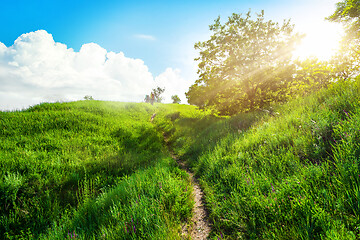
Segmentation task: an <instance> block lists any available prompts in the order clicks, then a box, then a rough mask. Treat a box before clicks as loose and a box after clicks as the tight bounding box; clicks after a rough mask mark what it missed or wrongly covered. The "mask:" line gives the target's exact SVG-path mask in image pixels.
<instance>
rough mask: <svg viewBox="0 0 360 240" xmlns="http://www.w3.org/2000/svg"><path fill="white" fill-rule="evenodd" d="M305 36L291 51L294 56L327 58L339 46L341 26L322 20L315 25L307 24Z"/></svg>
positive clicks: (341, 32) (302, 58) (300, 57)
mask: <svg viewBox="0 0 360 240" xmlns="http://www.w3.org/2000/svg"><path fill="white" fill-rule="evenodd" d="M304 32H305V34H306V36H305V37H304V38H303V40H302V42H301V44H300V45H299V46H298V48H297V49H296V50H295V51H294V52H293V56H294V58H299V59H301V60H304V59H306V58H308V57H316V58H318V59H319V60H329V59H330V58H331V57H332V56H333V55H334V54H335V53H336V52H337V51H338V50H339V47H340V41H341V38H342V34H343V30H342V27H341V26H339V25H336V24H333V23H327V22H324V23H322V24H318V25H316V26H309V27H308V28H307V29H306V30H305V31H304Z"/></svg>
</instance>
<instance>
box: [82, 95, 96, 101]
mask: <svg viewBox="0 0 360 240" xmlns="http://www.w3.org/2000/svg"><path fill="white" fill-rule="evenodd" d="M84 99H85V100H94V98H93V97H92V96H90V95H86V96H85V97H84Z"/></svg>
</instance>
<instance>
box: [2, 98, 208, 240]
mask: <svg viewBox="0 0 360 240" xmlns="http://www.w3.org/2000/svg"><path fill="white" fill-rule="evenodd" d="M175 108H179V109H181V108H184V109H186V110H187V111H188V112H189V114H195V115H196V113H197V111H196V110H195V108H194V107H190V106H180V105H154V106H151V105H150V104H132V103H115V102H101V101H79V102H71V103H54V104H48V103H44V104H40V105H37V106H34V107H31V108H29V109H27V110H25V111H19V112H0V141H1V145H0V198H1V202H2V204H1V205H0V211H1V218H0V234H1V236H0V238H1V239H4V238H5V239H20V238H24V239H27V238H29V239H32V238H40V239H64V238H68V237H70V236H76V238H77V239H101V238H105V239H133V238H138V239H141V238H146V239H165V238H168V239H174V238H175V237H176V236H178V228H179V226H180V222H181V221H186V220H188V219H189V217H190V216H191V209H192V204H193V202H192V198H191V191H187V189H188V186H189V181H188V178H187V175H186V174H185V172H183V171H182V170H179V169H178V168H177V166H176V164H175V162H174V160H172V159H171V158H170V157H169V154H168V153H167V149H166V148H165V147H164V146H165V144H164V140H163V136H162V133H161V131H159V130H158V129H157V128H156V126H155V125H154V124H152V123H151V122H150V118H151V116H152V114H153V113H155V112H157V111H160V110H162V109H163V110H166V109H175ZM183 112H185V111H183ZM197 114H198V115H199V114H200V115H201V114H202V113H200V112H198V113H197ZM71 234H72V235H71Z"/></svg>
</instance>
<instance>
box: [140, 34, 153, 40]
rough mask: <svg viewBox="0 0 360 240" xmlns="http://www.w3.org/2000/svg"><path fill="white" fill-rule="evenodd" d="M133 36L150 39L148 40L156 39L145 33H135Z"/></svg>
mask: <svg viewBox="0 0 360 240" xmlns="http://www.w3.org/2000/svg"><path fill="white" fill-rule="evenodd" d="M135 37H136V38H139V39H144V40H150V41H155V40H156V38H155V37H154V36H151V35H146V34H137V35H135Z"/></svg>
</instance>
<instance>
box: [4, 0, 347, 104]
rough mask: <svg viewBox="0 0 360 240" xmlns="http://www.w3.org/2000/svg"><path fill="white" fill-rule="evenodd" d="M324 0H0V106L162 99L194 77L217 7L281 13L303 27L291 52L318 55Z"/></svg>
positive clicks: (328, 45)
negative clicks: (199, 46)
mask: <svg viewBox="0 0 360 240" xmlns="http://www.w3.org/2000/svg"><path fill="white" fill-rule="evenodd" d="M336 2H338V1H334V0H267V1H265V0H237V1H235V0H222V1H218V0H206V1H205V0H191V1H190V0H182V1H160V0H153V1H141V0H134V1H122V0H116V1H115V0H113V1H111V0H102V1H92V0H87V1H83V0H78V1H73V0H72V1H68V0H61V1H60V0H52V1H45V0H32V1H25V0H17V1H10V0H2V1H1V2H0V6H1V7H0V22H1V28H0V110H15V109H23V108H27V107H29V106H31V105H35V104H38V103H40V102H54V101H75V100H81V99H83V98H84V96H85V95H91V96H93V98H94V99H98V100H113V101H126V102H141V101H143V99H144V98H145V95H146V94H149V93H150V92H151V89H152V88H155V87H157V86H160V87H165V92H164V97H165V99H164V102H171V98H170V97H171V96H172V95H175V94H177V95H179V97H180V99H181V100H182V103H186V97H185V94H184V93H185V92H186V91H187V90H188V88H189V87H190V86H191V85H192V84H193V83H194V82H195V80H196V79H197V74H196V71H197V63H196V62H195V61H194V58H195V57H197V54H198V52H197V51H196V50H194V44H195V43H196V42H198V41H206V40H208V39H209V37H210V36H211V32H210V31H209V25H210V24H212V23H213V21H214V19H216V18H217V17H218V16H220V17H221V19H223V20H226V18H227V17H228V16H230V15H231V14H232V13H244V14H245V13H246V12H247V11H248V10H250V9H251V11H252V12H253V13H256V12H260V11H261V10H264V11H265V18H266V19H268V20H270V19H271V20H274V21H278V22H282V21H283V19H291V22H292V23H293V24H295V30H296V31H297V32H301V33H305V34H307V36H306V37H305V38H304V40H303V45H302V46H300V47H299V49H298V50H297V51H296V52H295V55H296V56H297V57H300V58H304V57H306V56H308V55H311V54H313V55H315V56H317V57H319V58H323V59H326V58H328V57H330V55H331V53H332V51H331V49H332V48H334V47H336V44H337V42H338V41H339V40H340V35H341V31H342V30H341V26H340V25H339V24H337V23H329V22H327V21H325V17H327V16H329V15H331V14H332V13H333V12H334V9H335V4H336Z"/></svg>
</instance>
